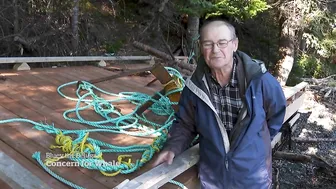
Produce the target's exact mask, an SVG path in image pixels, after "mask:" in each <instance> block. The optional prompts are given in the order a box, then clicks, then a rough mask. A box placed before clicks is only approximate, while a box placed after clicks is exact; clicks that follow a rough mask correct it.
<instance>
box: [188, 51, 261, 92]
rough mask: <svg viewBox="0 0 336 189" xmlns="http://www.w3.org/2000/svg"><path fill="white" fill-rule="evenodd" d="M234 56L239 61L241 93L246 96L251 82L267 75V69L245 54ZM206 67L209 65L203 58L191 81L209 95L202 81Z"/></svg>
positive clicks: (239, 52) (238, 73)
mask: <svg viewBox="0 0 336 189" xmlns="http://www.w3.org/2000/svg"><path fill="white" fill-rule="evenodd" d="M233 56H234V57H235V58H236V59H237V70H236V71H237V79H238V85H239V88H240V92H241V94H245V90H246V87H247V85H248V84H249V83H250V81H251V80H252V79H254V78H255V77H258V76H261V75H262V74H263V73H265V72H266V67H265V65H264V63H263V62H261V61H258V60H255V59H252V58H251V57H249V56H248V55H247V54H245V53H244V52H241V51H237V52H235V53H234V54H233ZM206 67H207V64H206V63H205V60H204V57H203V56H201V57H200V59H199V61H198V63H197V67H196V70H195V72H194V73H193V75H192V76H191V81H193V82H194V83H195V85H196V86H197V87H199V88H200V89H202V90H203V91H204V92H205V93H207V94H209V93H208V90H207V88H206V86H205V85H204V82H203V81H202V78H203V77H204V73H205V72H204V70H205V68H206Z"/></svg>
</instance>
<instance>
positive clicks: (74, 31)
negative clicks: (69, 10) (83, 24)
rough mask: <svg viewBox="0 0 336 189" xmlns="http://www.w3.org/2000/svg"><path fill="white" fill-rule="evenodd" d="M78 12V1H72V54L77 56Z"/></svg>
mask: <svg viewBox="0 0 336 189" xmlns="http://www.w3.org/2000/svg"><path fill="white" fill-rule="evenodd" d="M78 12H79V0H74V7H73V15H72V35H73V38H72V48H73V54H74V55H75V54H77V50H78Z"/></svg>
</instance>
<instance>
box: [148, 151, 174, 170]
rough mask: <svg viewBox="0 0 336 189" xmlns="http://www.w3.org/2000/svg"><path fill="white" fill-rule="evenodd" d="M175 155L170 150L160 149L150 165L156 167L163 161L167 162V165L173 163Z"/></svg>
mask: <svg viewBox="0 0 336 189" xmlns="http://www.w3.org/2000/svg"><path fill="white" fill-rule="evenodd" d="M174 157H175V153H174V152H172V151H162V152H161V153H160V154H159V156H158V157H157V158H156V160H155V161H154V163H153V164H152V167H156V166H158V165H160V164H162V163H164V162H167V163H168V165H170V164H172V163H173V159H174Z"/></svg>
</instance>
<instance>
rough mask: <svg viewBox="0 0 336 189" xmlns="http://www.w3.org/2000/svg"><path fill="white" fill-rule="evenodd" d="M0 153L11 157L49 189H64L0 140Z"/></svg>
mask: <svg viewBox="0 0 336 189" xmlns="http://www.w3.org/2000/svg"><path fill="white" fill-rule="evenodd" d="M0 151H1V152H4V153H6V155H8V156H9V157H11V158H12V159H13V160H15V161H16V162H17V163H18V164H20V165H22V166H23V167H24V168H26V169H27V170H28V171H30V172H31V174H33V175H35V176H37V177H38V178H40V179H41V180H42V181H44V183H45V184H48V186H49V187H50V188H53V189H64V187H65V185H64V184H63V183H61V182H59V181H58V180H56V179H55V178H54V177H52V176H51V175H49V174H46V172H45V171H44V170H42V169H41V168H40V167H39V166H38V165H36V164H35V163H33V162H31V161H30V160H29V159H27V158H26V157H25V156H24V155H22V154H21V153H19V152H17V151H15V150H14V149H13V148H11V147H10V146H9V145H7V144H6V143H4V142H3V141H2V140H0ZM14 188H16V187H14Z"/></svg>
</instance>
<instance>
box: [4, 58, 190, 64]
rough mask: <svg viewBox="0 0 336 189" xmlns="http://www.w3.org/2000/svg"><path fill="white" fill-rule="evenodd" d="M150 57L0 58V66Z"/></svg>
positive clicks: (145, 59) (148, 59) (147, 59)
mask: <svg viewBox="0 0 336 189" xmlns="http://www.w3.org/2000/svg"><path fill="white" fill-rule="evenodd" d="M152 58H153V57H152V56H60V57H56V56H55V57H1V58H0V64H16V63H23V62H26V63H41V62H90V61H101V60H104V61H115V60H125V61H126V60H144V61H150V60H152ZM175 58H176V59H180V60H183V59H186V58H187V57H184V56H176V57H175Z"/></svg>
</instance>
